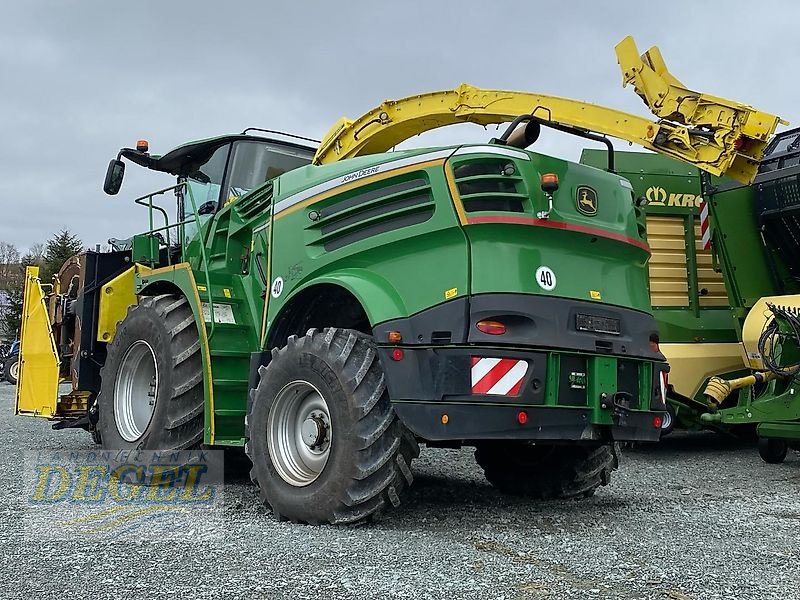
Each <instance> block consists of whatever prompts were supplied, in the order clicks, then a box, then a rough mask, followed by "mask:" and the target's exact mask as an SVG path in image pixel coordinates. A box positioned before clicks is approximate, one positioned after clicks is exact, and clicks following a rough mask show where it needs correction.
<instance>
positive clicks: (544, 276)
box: [536, 265, 556, 292]
mask: <svg viewBox="0 0 800 600" xmlns="http://www.w3.org/2000/svg"><path fill="white" fill-rule="evenodd" d="M536 283H538V284H539V287H540V288H542V289H543V290H547V291H548V292H552V291H553V290H554V289H556V274H555V273H553V269H551V268H550V267H545V266H544V265H542V266H541V267H539V268H538V269H536Z"/></svg>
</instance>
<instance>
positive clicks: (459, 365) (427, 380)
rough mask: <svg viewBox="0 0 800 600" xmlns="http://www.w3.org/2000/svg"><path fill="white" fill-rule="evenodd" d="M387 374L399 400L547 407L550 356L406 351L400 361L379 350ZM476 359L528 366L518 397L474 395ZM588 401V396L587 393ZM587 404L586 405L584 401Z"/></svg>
mask: <svg viewBox="0 0 800 600" xmlns="http://www.w3.org/2000/svg"><path fill="white" fill-rule="evenodd" d="M378 356H380V359H381V364H382V365H383V368H384V372H385V374H386V387H387V389H388V390H389V397H390V398H391V399H392V400H393V401H397V400H421V401H426V402H442V401H445V402H456V401H461V400H466V401H469V402H474V403H478V402H481V403H489V404H497V403H500V404H503V403H505V404H508V403H509V402H512V403H514V404H518V405H520V406H521V405H541V404H544V391H545V389H544V388H545V386H544V382H545V379H546V376H547V354H546V353H544V352H522V351H520V350H501V349H495V348H492V349H487V348H441V349H439V348H404V356H403V359H402V360H400V361H395V360H393V359H392V357H391V348H385V347H381V348H378ZM473 356H479V357H490V358H516V359H519V360H525V361H526V362H527V363H528V371H527V372H526V373H525V377H524V379H523V381H522V386H521V388H520V393H519V395H518V396H505V395H499V394H498V395H493V394H473V393H472V382H471V377H470V375H471V369H472V362H471V359H472V357H473ZM584 397H585V392H584ZM583 404H586V402H585V401H584V402H583Z"/></svg>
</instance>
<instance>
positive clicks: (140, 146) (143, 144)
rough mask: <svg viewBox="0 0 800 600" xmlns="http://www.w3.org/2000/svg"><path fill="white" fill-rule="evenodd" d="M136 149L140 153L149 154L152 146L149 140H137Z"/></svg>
mask: <svg viewBox="0 0 800 600" xmlns="http://www.w3.org/2000/svg"><path fill="white" fill-rule="evenodd" d="M136 149H137V150H138V151H139V152H147V151H148V150H150V144H149V143H148V141H147V140H137V142H136Z"/></svg>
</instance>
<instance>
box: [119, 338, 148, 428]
mask: <svg viewBox="0 0 800 600" xmlns="http://www.w3.org/2000/svg"><path fill="white" fill-rule="evenodd" d="M157 398H158V365H157V363H156V354H155V352H154V351H153V348H152V346H150V344H148V343H147V342H145V341H144V340H139V341H137V342H134V343H133V344H131V346H130V347H129V348H128V349H127V351H126V352H125V356H123V357H122V362H121V363H120V365H119V371H118V372H117V380H116V381H115V382H114V420H115V421H116V425H117V431H119V435H120V437H122V439H123V440H125V441H126V442H135V441H137V440H138V439H139V438H141V437H142V436H143V435H144V432H145V431H146V430H147V427H148V426H149V425H150V421H151V420H152V419H153V413H154V412H155V409H156V399H157Z"/></svg>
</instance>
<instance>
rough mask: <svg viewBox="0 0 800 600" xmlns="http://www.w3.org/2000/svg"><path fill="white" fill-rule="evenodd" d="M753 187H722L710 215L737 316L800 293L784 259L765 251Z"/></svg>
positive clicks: (716, 245) (742, 316) (732, 304)
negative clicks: (767, 300)
mask: <svg viewBox="0 0 800 600" xmlns="http://www.w3.org/2000/svg"><path fill="white" fill-rule="evenodd" d="M754 201H755V198H754V194H753V188H752V187H743V186H735V187H722V186H721V188H720V190H719V191H717V192H716V193H714V194H713V196H712V198H711V202H710V207H709V212H710V215H711V224H712V239H713V243H714V246H715V248H716V251H717V254H718V256H719V261H720V265H721V266H722V273H723V275H724V277H725V287H726V288H727V290H728V297H729V299H730V301H731V307H733V308H734V309H736V316H737V317H739V318H741V319H744V317H745V316H746V315H747V310H748V309H749V308H750V307H752V306H753V304H755V302H757V301H758V299H759V298H761V297H763V296H774V295H777V294H788V293H797V291H798V286H797V283H796V282H793V281H791V279H790V278H789V277H788V276H787V275H786V274H785V272H784V269H783V268H782V265H781V264H780V260H781V258H780V256H775V255H772V256H771V261H770V256H769V255H768V253H767V251H766V250H765V248H764V244H763V243H762V240H761V235H760V232H759V226H758V221H757V219H756V216H755V211H754V206H753V204H754Z"/></svg>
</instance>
